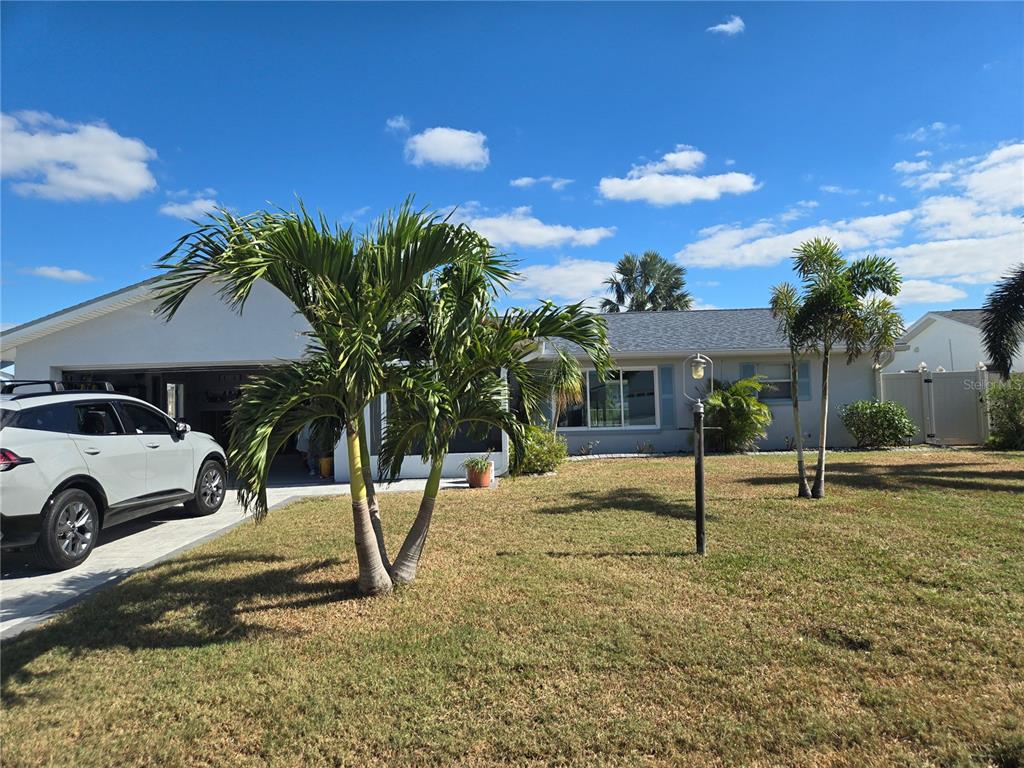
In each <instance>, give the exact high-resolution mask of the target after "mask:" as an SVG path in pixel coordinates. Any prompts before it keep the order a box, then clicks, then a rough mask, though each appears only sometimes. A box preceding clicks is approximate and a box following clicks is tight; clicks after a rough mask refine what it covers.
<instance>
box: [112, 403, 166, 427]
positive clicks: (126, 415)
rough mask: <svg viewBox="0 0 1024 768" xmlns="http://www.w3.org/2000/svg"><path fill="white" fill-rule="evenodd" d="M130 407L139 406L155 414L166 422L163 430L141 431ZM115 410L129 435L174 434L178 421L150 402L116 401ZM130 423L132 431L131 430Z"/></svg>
mask: <svg viewBox="0 0 1024 768" xmlns="http://www.w3.org/2000/svg"><path fill="white" fill-rule="evenodd" d="M129 408H139V409H140V410H143V411H149V412H150V413H151V414H152V415H153V416H155V417H156V418H158V419H160V421H162V422H163V423H164V427H165V429H164V431H163V432H139V430H138V427H136V426H135V419H134V418H132V414H131V411H130V410H128V409H129ZM114 410H116V411H117V415H118V416H119V417H120V418H121V426H122V427H123V428H124V430H125V433H126V434H129V435H174V434H175V431H176V430H175V425H176V424H177V422H176V421H175V420H174V419H172V418H171V417H170V416H169V415H168V414H166V413H164V412H163V411H161V410H160V409H159V408H155V407H153V406H152V405H150V404H149V403H146V404H142V403H132V402H127V401H124V400H118V401H116V405H115V406H114ZM129 425H130V431H129Z"/></svg>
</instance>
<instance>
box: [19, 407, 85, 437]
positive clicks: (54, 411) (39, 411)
mask: <svg viewBox="0 0 1024 768" xmlns="http://www.w3.org/2000/svg"><path fill="white" fill-rule="evenodd" d="M10 426H12V427H18V428H19V429H36V430H39V431H41V432H70V431H71V408H70V407H69V406H68V404H67V403H51V404H50V405H38V406H36V407H34V408H25V409H24V410H22V411H20V412H19V413H17V414H13V418H12V420H11V422H10Z"/></svg>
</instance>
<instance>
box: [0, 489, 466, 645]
mask: <svg viewBox="0 0 1024 768" xmlns="http://www.w3.org/2000/svg"><path fill="white" fill-rule="evenodd" d="M425 484H426V480H399V481H398V482H396V483H391V484H390V485H386V486H381V487H378V490H379V491H384V492H387V491H392V492H393V491H421V490H423V487H424V485H425ZM441 487H442V488H459V487H462V488H465V487H466V481H465V479H459V480H443V481H442V483H441ZM348 493H349V486H348V484H347V483H328V484H323V485H320V484H306V485H296V486H283V487H278V488H271V489H270V490H269V491H268V493H267V502H268V504H269V505H270V506H271V508H272V509H274V508H279V507H281V506H283V505H284V504H288V503H291V502H292V501H295V500H297V499H300V498H303V497H307V496H335V495H339V494H345V495H347V494H348ZM247 519H248V518H247V517H246V516H244V515H243V513H242V510H241V508H240V507H239V506H238V503H237V502H236V501H235V494H234V492H233V491H229V492H228V497H227V499H225V500H224V506H223V507H221V509H220V511H219V512H217V514H215V515H210V516H209V517H198V518H197V517H189V516H188V515H187V514H186V513H185V510H184V508H182V507H180V506H178V507H172V508H170V509H167V510H164V511H163V512H157V513H155V514H152V515H148V516H146V517H143V518H139V519H138V520H133V521H131V522H129V523H124V524H123V525H118V526H115V527H114V528H110V529H108V530H106V531H102V532H101V533H100V540H99V544H97V546H96V548H95V549H94V550H93V552H92V554H91V555H89V558H88V559H87V560H86V561H85V562H84V563H82V564H81V565H80V566H78V567H77V568H72V569H71V570H68V571H60V572H58V573H52V572H49V571H43V570H41V569H39V568H37V567H36V566H35V565H34V563H33V562H32V557H31V554H30V553H29V552H6V553H4V555H3V562H2V565H0V639H7V638H10V637H14V636H15V635H17V634H19V633H21V632H24V631H25V630H26V629H30V628H31V627H34V626H36V625H37V624H39V623H41V622H43V621H46V620H47V619H50V618H52V617H53V616H56V615H57V614H58V613H60V612H61V611H63V610H65V609H67V608H68V607H70V606H71V605H73V604H74V603H76V602H78V601H79V600H81V599H82V598H83V597H85V596H86V595H87V594H89V593H90V592H93V591H94V590H97V589H100V588H102V587H108V586H110V585H112V584H116V583H117V582H118V581H120V580H122V579H123V578H125V577H126V576H128V575H129V574H131V573H133V572H135V571H137V570H139V569H141V568H147V567H149V566H152V565H156V564H157V563H159V562H162V561H164V560H167V559H169V558H171V557H174V556H175V555H177V554H179V553H181V552H184V551H185V550H187V549H191V548H192V547H195V546H198V545H199V544H202V543H203V542H204V541H208V540H209V539H212V538H214V537H216V536H220V535H221V534H224V533H226V532H227V531H229V530H231V529H232V528H234V527H236V526H238V525H240V524H241V523H243V522H245V521H246V520H247Z"/></svg>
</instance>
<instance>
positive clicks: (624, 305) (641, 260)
mask: <svg viewBox="0 0 1024 768" xmlns="http://www.w3.org/2000/svg"><path fill="white" fill-rule="evenodd" d="M604 284H605V285H606V286H608V293H610V294H611V295H612V298H611V299H607V298H606V299H601V311H602V312H659V311H662V310H666V309H690V308H691V307H692V306H693V297H692V296H691V295H690V293H689V291H687V290H686V268H685V267H682V266H680V265H679V264H673V263H672V262H671V261H669V260H668V259H666V258H665V257H663V256H662V255H661V254H660V253H658V252H657V251H645V252H644V254H643V256H637V255H636V254H634V253H627V254H626V255H625V256H623V257H622V258H621V259H619V261H618V263H617V264H616V265H615V272H613V273H612V275H611V277H609V278H608V279H607V280H605V281H604Z"/></svg>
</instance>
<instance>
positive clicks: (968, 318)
mask: <svg viewBox="0 0 1024 768" xmlns="http://www.w3.org/2000/svg"><path fill="white" fill-rule="evenodd" d="M932 314H935V315H942V316H943V317H948V318H949V319H950V320H956V321H957V322H958V323H964V324H966V325H973V326H974V327H975V328H981V318H982V315H983V314H984V313H983V312H982V310H980V309H943V310H940V311H938V312H933V313H932Z"/></svg>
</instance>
